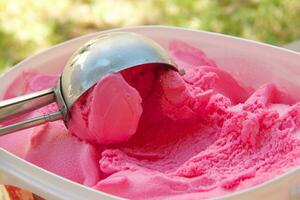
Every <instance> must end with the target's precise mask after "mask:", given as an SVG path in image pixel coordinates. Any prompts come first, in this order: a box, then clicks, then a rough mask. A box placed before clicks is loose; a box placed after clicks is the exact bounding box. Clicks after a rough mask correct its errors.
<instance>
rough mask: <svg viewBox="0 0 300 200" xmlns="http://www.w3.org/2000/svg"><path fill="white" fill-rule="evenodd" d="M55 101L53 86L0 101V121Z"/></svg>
mask: <svg viewBox="0 0 300 200" xmlns="http://www.w3.org/2000/svg"><path fill="white" fill-rule="evenodd" d="M54 101H55V93H54V88H50V89H46V90H41V91H39V92H34V93H31V94H26V95H23V96H20V97H15V98H12V99H7V100H3V101H0V123H2V122H5V121H8V120H10V119H12V118H14V117H18V116H20V115H22V114H25V113H28V112H30V111H33V110H36V109H38V108H41V107H43V106H45V105H48V104H50V103H52V102H54Z"/></svg>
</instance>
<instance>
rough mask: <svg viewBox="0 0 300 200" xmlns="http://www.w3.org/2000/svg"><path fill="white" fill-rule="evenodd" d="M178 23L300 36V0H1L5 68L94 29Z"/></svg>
mask: <svg viewBox="0 0 300 200" xmlns="http://www.w3.org/2000/svg"><path fill="white" fill-rule="evenodd" d="M149 24H160V25H172V26H179V27H185V28H192V29H201V30H208V31H214V32H220V33H225V34H230V35H235V36H240V37H244V38H249V39H253V40H258V41H262V42H266V43H270V44H275V45H283V44H286V43H289V42H291V41H294V40H296V39H298V38H300V28H299V27H300V2H299V0H286V1H284V0H222V1H219V0H198V1H196V0H102V1H97V0H0V73H1V72H3V70H5V69H7V68H9V67H10V66H12V65H14V64H16V63H17V62H19V61H21V60H22V59H24V58H25V57H27V56H29V55H31V54H33V53H35V52H37V51H40V50H42V49H44V48H47V47H49V46H52V45H54V44H57V43H60V42H62V41H65V40H68V39H70V38H73V37H76V36H79V35H83V34H86V33H90V32H95V31H101V30H104V29H111V28H116V27H122V26H133V25H149Z"/></svg>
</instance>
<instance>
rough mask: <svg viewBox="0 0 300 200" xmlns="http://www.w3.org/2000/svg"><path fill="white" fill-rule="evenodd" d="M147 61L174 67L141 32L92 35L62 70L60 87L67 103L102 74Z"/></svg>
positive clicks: (95, 81)
mask: <svg viewBox="0 0 300 200" xmlns="http://www.w3.org/2000/svg"><path fill="white" fill-rule="evenodd" d="M148 63H157V64H164V65H166V66H169V67H172V68H174V69H176V68H175V66H176V65H175V64H174V63H173V62H172V60H171V59H170V58H169V56H168V54H167V53H166V52H165V50H164V49H163V48H162V47H160V46H159V45H158V44H157V43H155V42H154V41H152V40H150V39H148V38H146V37H144V36H141V35H138V34H135V33H122V32H118V33H110V34H104V35H101V36H99V37H98V38H95V39H94V40H92V41H90V42H89V43H87V44H86V45H84V46H83V47H82V48H81V49H79V50H78V51H77V52H76V53H75V54H74V56H73V57H72V58H71V60H70V61H69V62H68V63H67V65H66V67H65V69H64V71H63V74H62V78H61V89H62V94H63V96H64V99H65V102H66V105H67V107H68V108H69V109H70V108H71V106H72V105H73V103H74V102H75V101H76V100H77V99H78V97H80V96H81V95H82V94H83V93H84V92H85V91H87V90H88V89H89V88H90V87H92V86H93V85H94V84H95V83H97V82H98V81H99V80H100V79H101V78H102V77H103V76H106V75H107V74H109V73H115V72H119V71H122V70H124V69H127V68H129V67H133V66H138V65H141V64H148Z"/></svg>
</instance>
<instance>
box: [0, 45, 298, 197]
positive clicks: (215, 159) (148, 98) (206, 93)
mask: <svg viewBox="0 0 300 200" xmlns="http://www.w3.org/2000/svg"><path fill="white" fill-rule="evenodd" d="M169 53H170V55H171V56H172V58H173V59H174V60H175V62H176V63H177V64H178V65H179V67H182V68H184V69H185V71H186V74H185V75H183V76H180V75H179V74H178V73H176V72H174V71H166V70H159V69H157V68H155V67H151V66H148V67H147V68H146V67H144V68H140V69H135V70H127V71H124V72H122V73H121V74H112V75H109V76H107V77H105V78H104V79H102V80H101V81H100V82H99V83H98V84H97V85H96V86H94V87H93V88H91V89H90V90H89V91H88V92H87V93H86V94H85V95H84V96H83V97H82V98H80V100H79V101H78V102H76V104H75V105H74V107H73V108H72V119H71V121H70V124H69V131H68V130H67V129H66V128H65V127H64V124H63V122H59V121H58V122H52V123H48V124H45V125H42V126H39V127H35V128H31V129H28V130H23V131H19V132H16V133H13V134H10V135H7V136H3V137H0V146H1V147H3V148H5V149H7V150H8V151H10V152H12V153H14V154H16V155H17V156H19V157H21V158H23V159H25V160H28V161H29V162H32V163H33V164H36V165H38V166H40V167H42V168H44V169H46V170H49V171H51V172H54V173H56V174H58V175H60V176H63V177H66V178H68V179H70V180H73V181H76V182H78V183H81V184H84V185H87V186H90V187H93V188H95V189H98V190H101V191H104V192H107V193H110V194H114V195H116V196H120V197H124V198H129V199H206V198H212V197H219V196H222V195H225V194H228V193H232V192H235V191H240V190H243V189H246V188H250V187H252V186H255V185H257V184H260V183H263V182H265V181H267V180H270V179H272V178H274V177H276V176H278V175H280V174H283V173H284V172H287V171H288V170H290V169H292V168H294V167H297V166H299V164H300V131H299V127H300V103H297V102H291V101H288V98H287V97H288V95H287V94H284V93H283V92H280V91H279V90H278V89H277V87H276V86H275V85H274V84H272V83H270V84H265V85H262V86H261V87H259V88H257V89H256V90H252V89H249V88H246V87H243V86H241V85H240V84H239V83H238V82H237V81H236V80H234V79H233V78H232V76H231V75H229V74H228V73H226V72H224V71H222V70H220V69H219V68H218V67H217V64H216V63H215V62H214V61H212V60H211V59H209V58H208V57H207V56H206V55H205V53H204V52H202V51H201V50H199V49H196V48H194V47H192V46H190V45H188V44H185V43H184V42H182V41H172V42H171V43H170V44H169ZM56 80H57V77H56V76H48V75H41V74H38V73H35V72H32V71H25V72H23V74H21V75H20V77H19V78H17V79H16V80H15V81H14V82H13V83H12V84H11V86H10V88H8V89H7V92H6V94H5V98H9V97H13V96H18V95H20V94H23V93H28V92H32V91H36V90H40V89H43V88H47V87H50V86H52V85H54V84H55V82H56ZM56 109H57V106H56V105H55V104H51V105H49V106H46V107H44V108H42V109H40V110H38V111H35V112H33V113H31V114H29V115H27V116H24V117H25V118H28V117H32V116H36V115H40V114H42V113H47V112H50V111H54V110H56Z"/></svg>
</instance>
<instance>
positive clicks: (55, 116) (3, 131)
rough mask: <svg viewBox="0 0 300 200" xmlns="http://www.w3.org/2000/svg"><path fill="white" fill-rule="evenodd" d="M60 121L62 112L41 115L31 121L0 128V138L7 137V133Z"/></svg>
mask: <svg viewBox="0 0 300 200" xmlns="http://www.w3.org/2000/svg"><path fill="white" fill-rule="evenodd" d="M60 119H63V115H62V112H54V113H50V114H46V115H42V116H39V117H35V118H32V119H27V120H24V121H21V122H17V123H14V124H11V125H7V126H4V127H0V136H2V135H7V134H9V133H12V132H15V131H19V130H23V129H26V128H31V127H34V126H38V125H41V124H45V123H47V122H53V121H56V120H60Z"/></svg>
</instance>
